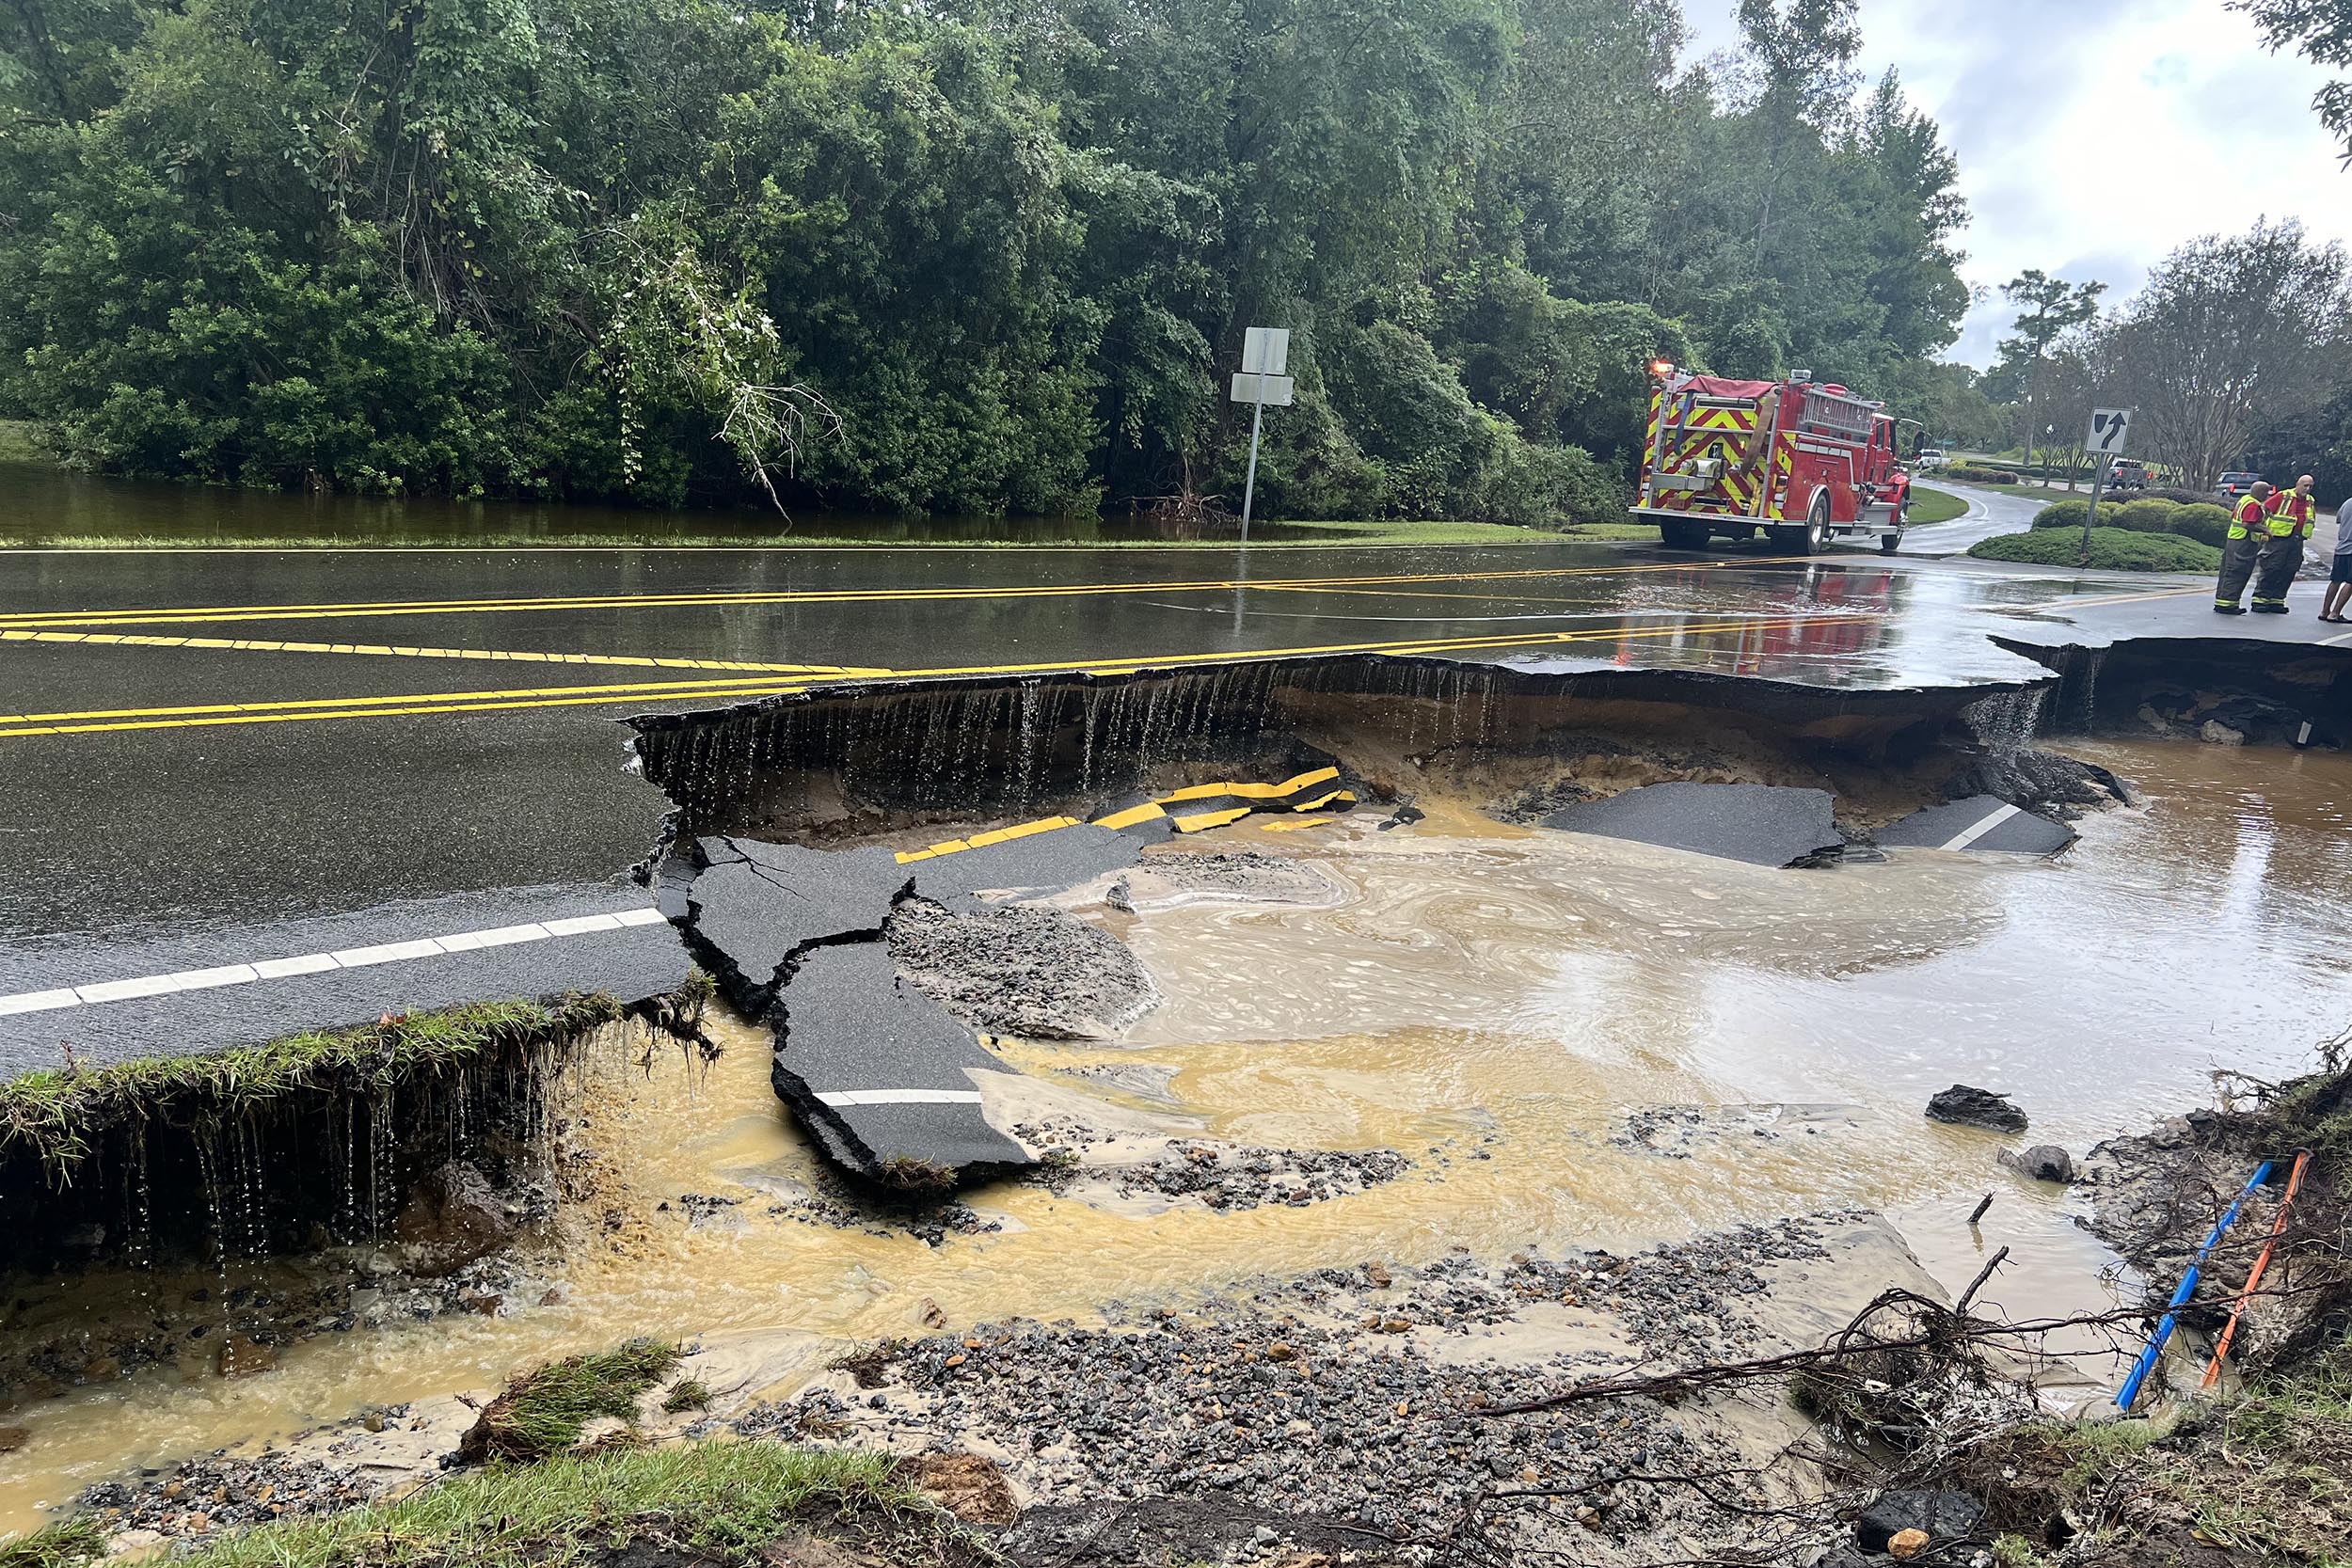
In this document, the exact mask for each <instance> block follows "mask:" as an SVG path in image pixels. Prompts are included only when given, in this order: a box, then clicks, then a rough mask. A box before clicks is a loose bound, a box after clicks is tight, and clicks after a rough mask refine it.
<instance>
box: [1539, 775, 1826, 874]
mask: <svg viewBox="0 0 2352 1568" xmlns="http://www.w3.org/2000/svg"><path fill="white" fill-rule="evenodd" d="M1833 806H1834V802H1833V801H1832V800H1831V799H1830V797H1829V794H1828V792H1827V791H1826V790H1820V789H1790V788H1787V787H1784V786H1781V785H1777V784H1694V783H1689V782H1678V783H1672V784H1645V785H1643V786H1642V787H1640V788H1638V789H1629V790H1627V791H1625V792H1624V793H1623V794H1621V795H1612V796H1610V797H1608V798H1607V799H1605V800H1579V801H1577V802H1575V803H1574V804H1572V805H1568V806H1565V807H1563V808H1562V809H1560V810H1559V811H1555V812H1553V813H1552V814H1551V815H1549V816H1546V817H1545V818H1544V819H1543V825H1544V826H1545V827H1547V828H1554V829H1558V830H1561V831H1563V832H1574V833H1591V834H1595V835H1597V836H1598V837H1602V838H1623V839H1631V840H1632V841H1634V842H1635V843H1637V844H1656V845H1660V846H1661V847H1665V848H1669V849H1687V850H1690V851H1691V852H1692V853H1693V854H1700V855H1713V856H1716V857H1717V858H1719V859H1722V860H1733V861H1744V862H1746V863H1749V864H1751V865H1770V866H1785V865H1793V864H1795V863H1798V862H1800V861H1810V860H1815V859H1819V858H1820V857H1822V856H1825V855H1835V854H1838V853H1841V852H1842V851H1843V850H1844V848H1845V846H1846V841H1845V839H1844V838H1843V837H1842V836H1840V834H1839V833H1838V832H1837V827H1836V822H1835V821H1834V820H1833Z"/></svg>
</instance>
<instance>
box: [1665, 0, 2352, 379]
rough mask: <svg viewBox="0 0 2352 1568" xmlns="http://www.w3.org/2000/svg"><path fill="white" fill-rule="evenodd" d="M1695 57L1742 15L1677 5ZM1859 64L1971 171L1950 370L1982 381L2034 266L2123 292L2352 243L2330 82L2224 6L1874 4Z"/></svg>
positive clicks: (1963, 170)
mask: <svg viewBox="0 0 2352 1568" xmlns="http://www.w3.org/2000/svg"><path fill="white" fill-rule="evenodd" d="M1683 8H1684V11H1685V13H1686V14H1687V16H1688V17H1689V20H1690V25H1691V32H1692V57H1693V58H1696V57H1700V56H1704V55H1707V54H1708V53H1710V52H1712V51H1714V50H1716V49H1720V48H1725V47H1728V46H1730V45H1732V44H1735V43H1737V42H1738V40H1739V29H1738V27H1737V26H1736V25H1735V24H1734V23H1733V21H1732V15H1733V12H1734V10H1735V9H1736V6H1735V0H1683ZM1861 14H1862V36H1863V46H1862V60H1861V65H1862V67H1863V69H1864V70H1866V71H1867V72H1868V73H1869V75H1870V77H1871V78H1872V79H1873V80H1875V79H1876V78H1877V77H1878V75H1879V74H1880V73H1881V72H1882V71H1884V70H1885V69H1886V68H1887V67H1888V66H1893V67H1894V68H1895V69H1896V70H1897V71H1899V72H1901V75H1902V81H1903V87H1904V88H1905V89H1906V90H1907V91H1908V93H1909V94H1910V96H1911V100H1912V102H1913V103H1915V104H1916V105H1918V106H1919V107H1920V108H1923V109H1925V110H1926V111H1927V112H1928V113H1930V114H1931V115H1933V116H1934V117H1935V119H1936V120H1937V122H1938V123H1939V124H1941V125H1942V126H1943V128H1944V138H1945V140H1946V142H1947V144H1948V145H1949V146H1950V147H1951V149H1952V150H1953V151H1954V152H1955V153H1957V154H1958V155H1959V158H1960V190H1961V193H1962V194H1963V196H1965V197H1966V198H1968V207H1969V213H1970V219H1969V225H1968V230H1967V232H1966V234H1965V235H1964V236H1963V240H1962V245H1963V248H1964V249H1965V250H1966V251H1967V252H1968V260H1967V261H1966V262H1965V263H1964V264H1963V267H1962V268H1961V272H1962V276H1963V277H1966V278H1967V279H1968V281H1969V283H1970V284H1972V285H1982V286H1984V287H1985V290H1986V293H1987V297H1985V298H1982V299H1980V300H1979V302H1978V304H1977V306H1976V308H1975V309H1972V310H1971V311H1970V312H1969V314H1968V320H1967V323H1966V325H1964V326H1963V328H1962V331H1961V337H1960V341H1959V342H1957V343H1955V344H1954V345H1953V346H1952V348H1951V350H1950V351H1949V355H1948V357H1952V358H1958V359H1965V360H1967V361H1968V362H1969V363H1971V364H1974V365H1986V364H1990V363H1991V362H1992V360H1993V357H1994V349H1993V344H1994V340H1995V339H1997V338H1999V337H2000V336H2001V335H2002V334H2003V333H2004V332H2005V331H2006V330H2007V329H2008V326H2009V323H2010V309H2009V308H2008V306H2007V305H2006V304H2005V303H2004V302H2003V301H2002V300H2001V298H2000V295H1999V293H1998V291H1997V287H1996V286H1997V285H1998V284H1999V283H2001V282H2002V281H2003V280H2004V279H2006V278H2010V277H2015V276H2016V275H2017V273H2018V272H2020V271H2021V270H2023V269H2024V268H2026V267H2040V268H2042V270H2043V271H2044V272H2055V273H2058V275H2059V276H2061V277H2068V278H2073V279H2075V280H2077V281H2079V280H2082V279H2085V278H2097V279H2099V280H2100V281H2102V282H2104V283H2106V285H2107V289H2108V292H2107V294H2106V301H2107V302H2108V303H2113V302H2114V301H2116V300H2117V299H2120V298H2121V297H2122V296H2123V295H2125V294H2127V293H2130V292H2131V291H2132V290H2133V289H2134V288H2136V287H2137V286H2138V284H2139V283H2140V282H2141V281H2142V280H2143V279H2144V278H2145V277H2147V274H2148V269H2149V267H2150V266H2151V265H2152V264H2153V263H2154V262H2156V261H2161V260H2162V259H2163V257H2164V255H2165V253H2166V252H2167V251H2169V250H2170V249H2171V248H2172V247H2173V246H2174V245H2178V244H2180V243H2181V242H2182V241H2183V240H2187V239H2192V238H2194V237H2196V236H2197V235H2200V234H2210V233H2217V232H2230V231H2233V230H2243V229H2246V228H2248V227H2250V226H2251V225H2252V223H2253V222H2254V220H2255V219H2256V218H2258V217H2262V216H2265V215H2267V216H2269V217H2271V218H2273V219H2280V218H2287V217H2297V218H2300V219H2302V221H2303V226H2304V228H2305V229H2306V230H2309V231H2310V232H2311V233H2312V235H2313V236H2314V237H2316V238H2320V239H2341V240H2346V241H2352V174H2346V173H2345V172H2344V171H2343V169H2342V168H2341V167H2340V166H2339V164H2338V162H2337V157H2336V151H2335V149H2334V144H2333V143H2332V142H2331V141H2330V139H2329V138H2328V135H2326V133H2324V132H2323V131H2321V130H2320V128H2319V121H2318V118H2317V117H2316V116H2315V115H2313V114H2312V109H2311V99H2312V92H2313V91H2315V90H2316V89H2317V88H2318V87H2319V85H2320V83H2321V82H2323V81H2324V80H2326V73H2325V72H2323V71H2319V70H2318V69H2316V68H2314V67H2312V66H2311V65H2310V64H2308V63H2306V62H2305V61H2304V60H2303V59H2301V58H2300V57H2299V56H2297V55H2292V54H2286V55H2277V56H2273V55H2270V54H2268V53H2267V52H2266V51H2265V50H2264V48H2263V47H2262V45H2261V43H2260V42H2259V41H2257V40H2256V37H2255V33H2254V29H2253V25H2252V24H2251V23H2249V21H2248V20H2247V19H2246V18H2245V17H2244V16H2242V15H2239V14H2238V13H2237V12H2235V11H2232V10H2228V9H2225V8H2223V5H2222V0H1862V11H1861Z"/></svg>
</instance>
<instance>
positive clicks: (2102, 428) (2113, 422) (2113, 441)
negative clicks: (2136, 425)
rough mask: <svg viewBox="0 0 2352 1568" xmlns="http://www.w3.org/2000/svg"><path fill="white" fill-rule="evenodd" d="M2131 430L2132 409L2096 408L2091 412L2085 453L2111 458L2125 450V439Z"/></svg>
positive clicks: (2084, 444)
mask: <svg viewBox="0 0 2352 1568" xmlns="http://www.w3.org/2000/svg"><path fill="white" fill-rule="evenodd" d="M2131 430H2132V411H2131V410H2130V409H2128V408H2094V409H2092V410H2091V411H2090V435H2089V436H2086V437H2085V438H2084V440H2083V451H2088V452H2096V453H2098V454H2099V455H2100V456H2102V457H2111V456H2113V455H2114V454H2115V453H2117V452H2119V451H2122V450H2123V440H2124V437H2126V436H2129V435H2130V434H2131Z"/></svg>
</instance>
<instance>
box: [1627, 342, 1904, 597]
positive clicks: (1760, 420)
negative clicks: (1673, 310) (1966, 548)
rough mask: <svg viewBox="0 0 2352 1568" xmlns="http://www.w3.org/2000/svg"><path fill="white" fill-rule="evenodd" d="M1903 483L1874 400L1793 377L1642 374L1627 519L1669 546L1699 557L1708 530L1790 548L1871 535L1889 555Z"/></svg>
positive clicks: (1887, 418)
mask: <svg viewBox="0 0 2352 1568" xmlns="http://www.w3.org/2000/svg"><path fill="white" fill-rule="evenodd" d="M1910 504H1911V476H1910V474H1908V473H1907V472H1905V471H1904V469H1903V467H1901V465H1900V464H1899V462H1898V460H1897V459H1896V456H1895V417H1894V416H1893V415H1891V414H1889V413H1887V412H1886V405H1885V404H1883V403H1870V402H1867V401H1865V400H1864V399H1862V398H1858V397H1855V396H1854V395H1853V394H1852V393H1851V392H1849V391H1847V390H1846V388H1843V387H1835V386H1822V385H1819V384H1817V383H1815V382H1814V381H1813V380H1812V379H1811V378H1810V377H1808V376H1807V375H1806V374H1805V373H1804V372H1802V371H1800V372H1797V374H1796V375H1794V376H1792V377H1790V378H1789V379H1788V380H1787V381H1734V380H1730V379H1727V378H1725V377H1723V376H1714V375H1694V374H1692V373H1690V372H1684V371H1679V370H1677V369H1676V368H1675V367H1674V366H1673V365H1671V364H1669V363H1667V362H1665V361H1664V360H1660V361H1658V362H1656V363H1654V364H1652V365H1651V366H1650V394H1649V439H1648V441H1647V442H1646V443H1645V445H1644V447H1643V449H1642V488H1641V494H1640V496H1639V498H1638V499H1637V500H1636V502H1635V504H1634V507H1633V515H1635V516H1636V517H1639V518H1641V519H1642V520H1643V521H1644V522H1652V523H1656V524H1657V525H1658V531H1659V533H1660V535H1661V537H1662V538H1663V540H1664V541H1665V543H1666V545H1667V546H1669V547H1671V548H1674V549H1682V550H1703V549H1706V548H1708V546H1709V544H1710V542H1711V541H1712V540H1713V539H1714V538H1715V536H1716V535H1718V534H1723V535H1725V536H1727V537H1730V538H1733V539H1752V538H1754V537H1755V536H1756V534H1757V533H1758V532H1761V533H1763V534H1765V535H1766V536H1767V537H1769V538H1770V539H1771V540H1772V543H1773V544H1774V545H1777V546H1781V547H1782V548H1785V549H1790V550H1807V551H1810V550H1820V549H1825V548H1828V547H1829V546H1830V545H1831V543H1832V541H1834V540H1836V538H1838V537H1839V536H1840V535H1842V534H1848V533H1875V534H1877V535H1878V536H1879V547H1880V548H1881V549H1883V550H1884V551H1886V552H1887V553H1888V554H1889V555H1892V554H1893V553H1894V552H1895V549H1896V547H1897V546H1899V545H1900V544H1901V543H1902V537H1903V521H1904V514H1905V513H1906V512H1907V511H1908V510H1909V508H1910Z"/></svg>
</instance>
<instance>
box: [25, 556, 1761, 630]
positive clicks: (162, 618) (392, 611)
mask: <svg viewBox="0 0 2352 1568" xmlns="http://www.w3.org/2000/svg"><path fill="white" fill-rule="evenodd" d="M1770 559H1778V558H1770ZM1770 559H1768V560H1765V561H1764V562H1763V563H1768V564H1769V563H1770ZM1756 563H1757V562H1741V561H1720V560H1716V561H1689V562H1640V563H1636V564H1631V565H1620V566H1547V567H1529V568H1521V569H1515V570H1512V571H1507V572H1413V573H1388V574H1370V575H1363V576H1356V577H1335V578H1266V579H1265V580H1263V581H1258V582H1252V581H1249V580H1247V579H1244V578H1197V579H1182V580H1177V581H1170V582H1097V583H1069V584H1057V583H1025V584H1013V585H1005V586H998V587H969V586H967V587H961V588H843V589H797V590H777V591H775V592H771V593H729V594H586V595H572V596H563V597H548V598H532V599H375V600H358V601H353V602H351V603H345V604H324V603H322V604H278V605H197V606H184V607H180V608H171V609H148V610H40V611H24V612H20V613H16V614H6V615H0V626H27V627H60V628H64V627H87V626H183V625H201V624H205V623H210V622H214V621H300V620H310V621H317V620H358V619H367V618H372V617H378V616H388V615H482V614H503V613H510V612H523V611H531V610H662V609H675V608H681V607H694V606H704V605H738V606H743V605H783V604H895V603H905V602H914V601H922V602H931V601H946V600H959V599H1023V598H1065V597H1078V596H1090V595H1101V594H1184V593H1204V592H1213V591H1226V590H1231V589H1235V588H1310V589H1311V588H1325V587H1334V588H1347V587H1361V588H1377V587H1382V586H1386V585H1390V584H1396V585H1400V586H1402V585H1406V584H1410V583H1419V582H1514V581H1525V580H1528V579H1533V578H1578V577H1612V576H1623V575H1627V574H1631V573H1648V572H1692V571H1711V570H1715V569H1717V568H1720V567H1726V566H1741V565H1750V564H1756Z"/></svg>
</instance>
